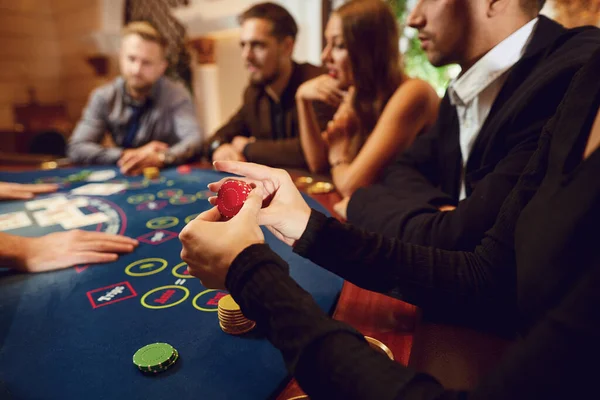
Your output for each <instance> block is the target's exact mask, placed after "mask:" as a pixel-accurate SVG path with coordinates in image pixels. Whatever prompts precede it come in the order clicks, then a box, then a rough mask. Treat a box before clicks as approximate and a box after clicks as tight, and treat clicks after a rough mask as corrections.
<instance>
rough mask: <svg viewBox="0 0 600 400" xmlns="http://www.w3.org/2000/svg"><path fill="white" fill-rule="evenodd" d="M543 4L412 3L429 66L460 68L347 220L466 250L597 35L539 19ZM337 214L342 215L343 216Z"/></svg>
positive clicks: (494, 0)
mask: <svg viewBox="0 0 600 400" xmlns="http://www.w3.org/2000/svg"><path fill="white" fill-rule="evenodd" d="M543 5H544V1H541V0H519V1H515V0H461V1H458V0H440V1H437V0H435V1H434V0H419V1H418V2H417V4H416V6H415V8H414V9H413V11H412V13H411V15H410V16H409V18H408V24H409V25H410V26H412V27H414V28H416V29H417V30H418V31H419V33H418V35H419V39H420V40H421V46H422V48H423V49H424V50H425V53H426V54H427V57H428V59H429V61H430V62H431V63H432V64H433V65H435V66H440V65H446V64H450V63H457V64H459V65H460V66H461V67H462V73H461V74H460V76H459V77H458V78H457V79H456V80H454V81H453V82H451V84H450V86H449V88H448V90H447V92H446V96H445V97H444V99H443V101H442V103H441V106H440V111H439V114H438V120H437V122H436V124H435V125H434V126H433V127H432V129H431V130H430V131H429V132H427V133H425V134H424V135H421V136H420V137H418V138H417V139H416V140H415V142H414V144H413V145H412V146H411V148H409V149H408V150H407V151H406V152H405V153H404V154H402V155H401V156H400V157H399V159H398V160H397V162H396V163H395V164H392V165H391V166H390V167H389V168H388V169H387V170H386V171H385V172H384V174H383V176H382V178H381V181H380V182H379V183H378V184H375V185H372V186H369V187H366V188H362V189H359V190H358V191H356V192H355V193H354V195H353V196H352V198H351V199H350V201H349V203H348V205H347V216H348V220H349V221H350V222H351V223H353V224H355V225H358V226H360V227H362V228H364V229H367V230H370V231H374V232H379V233H382V234H384V235H386V236H389V237H396V238H400V239H402V240H404V241H406V242H410V243H415V244H421V245H427V246H435V247H439V248H445V249H454V250H473V249H474V247H475V246H476V245H477V244H478V243H479V242H480V241H481V238H482V236H483V233H484V232H485V231H486V230H488V229H490V228H491V227H492V224H493V223H494V221H495V220H496V217H497V215H498V212H499V209H500V206H501V205H502V203H503V202H504V199H505V198H506V196H507V195H508V194H509V192H510V191H511V190H512V188H513V187H514V185H515V184H516V181H517V179H518V177H519V176H520V174H521V172H522V171H523V168H524V167H525V165H526V163H527V161H528V160H529V158H530V157H531V155H532V154H533V151H534V150H535V149H536V147H537V141H538V138H539V136H540V134H541V131H542V128H543V126H544V125H545V124H546V123H547V122H548V120H550V118H551V117H552V116H553V114H554V113H555V111H556V108H557V106H558V104H559V103H560V101H561V99H562V98H563V96H564V94H565V91H566V89H567V87H568V85H569V83H570V81H571V79H572V78H573V76H574V75H575V73H576V72H577V71H578V70H579V69H580V68H581V66H582V65H583V64H584V63H585V62H586V61H587V60H588V58H589V56H590V55H591V54H592V53H593V52H594V50H596V49H597V48H598V47H600V30H599V29H597V28H593V27H585V28H579V29H573V30H567V29H565V28H564V27H562V26H560V25H559V24H557V23H556V22H554V21H552V20H550V19H548V18H546V17H544V16H538V14H539V11H540V9H541V8H542V7H543ZM343 211H344V210H342V212H343Z"/></svg>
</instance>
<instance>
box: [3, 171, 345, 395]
mask: <svg viewBox="0 0 600 400" xmlns="http://www.w3.org/2000/svg"><path fill="white" fill-rule="evenodd" d="M99 170H102V171H103V173H105V171H110V172H109V173H108V175H109V176H110V175H111V172H112V171H114V175H115V176H114V178H111V179H108V180H105V181H102V182H94V183H92V182H87V181H85V180H82V176H85V175H86V173H87V174H89V173H90V172H98V171H99ZM82 172H83V175H82ZM224 176H226V175H224V174H222V173H219V172H214V171H209V170H199V169H193V170H192V172H191V173H189V174H180V173H178V172H177V171H176V170H175V169H170V170H164V171H162V172H161V175H160V177H159V178H158V179H154V180H146V179H144V178H143V177H133V178H127V177H124V176H122V175H120V174H119V173H118V171H117V170H116V169H111V168H106V167H102V168H85V169H81V168H79V169H60V170H51V171H32V172H21V173H6V172H4V173H1V174H0V180H2V181H13V182H28V183H30V182H55V183H58V184H60V186H61V189H60V190H59V192H58V193H55V194H51V195H44V196H39V197H37V198H36V199H35V200H33V201H28V202H23V201H10V202H3V203H0V217H2V216H3V215H7V214H12V213H18V215H19V216H20V218H21V222H20V223H18V224H16V225H13V226H12V228H11V226H10V225H9V226H8V229H6V228H7V226H4V228H0V229H5V230H4V232H6V233H11V234H17V235H21V236H40V235H42V234H46V233H51V232H55V231H61V230H65V229H66V228H68V227H69V226H72V225H69V224H67V223H66V221H65V220H64V217H63V218H60V217H59V218H58V219H54V220H52V219H49V218H48V215H47V211H48V210H51V209H52V208H53V207H55V208H56V207H59V208H60V205H61V204H65V203H68V204H69V207H75V208H77V210H79V212H81V214H82V215H84V217H81V218H83V221H84V223H86V222H85V221H87V220H86V219H85V218H87V217H90V216H100V217H101V218H100V219H95V218H93V217H92V218H91V219H89V221H88V222H91V224H89V225H85V226H82V227H80V228H79V229H85V230H94V231H105V232H110V233H118V234H123V235H127V236H130V237H133V238H136V239H138V240H139V242H140V244H139V246H138V248H137V249H136V250H135V251H134V252H133V253H131V254H127V255H123V256H121V257H120V258H119V260H118V261H116V262H113V263H110V264H98V265H80V266H76V267H75V268H70V269H66V270H61V271H55V272H49V273H43V274H17V273H14V272H10V271H8V270H7V269H3V270H2V271H1V272H0V309H1V312H0V321H1V323H0V346H1V347H0V381H1V382H2V383H1V387H0V398H5V397H6V396H8V393H10V395H12V396H13V397H14V398H18V399H84V398H85V399H108V398H157V399H165V398H177V399H188V398H189V399H192V398H194V399H196V398H198V399H200V398H203V399H266V398H271V397H274V396H276V395H277V394H278V393H279V392H280V391H281V389H282V387H283V385H284V384H285V383H286V382H287V372H286V370H285V367H284V363H283V360H282V357H281V355H280V354H279V352H278V351H277V350H276V349H275V348H273V347H272V346H271V344H270V343H269V342H268V341H267V340H266V339H265V338H264V337H263V335H262V334H261V332H260V331H259V330H258V329H255V330H254V331H252V332H250V333H248V334H245V335H240V336H233V335H229V334H226V333H225V332H223V331H222V330H221V329H220V327H219V323H218V319H217V312H216V311H217V303H218V300H219V298H220V297H222V296H223V295H224V294H225V292H223V291H219V290H208V289H206V288H204V287H203V286H202V285H201V284H200V282H199V280H197V279H195V278H193V277H191V276H189V275H188V274H187V265H186V264H185V262H182V260H181V259H180V251H181V243H180V242H179V240H178V237H177V236H178V234H179V232H180V231H181V229H182V228H183V227H184V226H185V225H186V223H188V222H189V221H190V220H191V219H193V218H194V217H195V216H196V215H197V214H198V213H200V212H202V211H205V210H207V209H208V208H209V207H210V204H209V203H208V201H207V200H206V199H207V198H208V196H209V194H210V192H209V191H208V190H207V184H208V183H210V182H214V181H217V180H219V179H221V178H222V177H224ZM96 183H100V184H109V185H115V186H114V187H113V189H115V188H116V189H117V190H118V191H117V192H116V193H114V194H106V193H104V194H101V193H98V192H95V191H93V190H92V191H91V192H86V191H85V188H84V190H83V191H81V190H78V188H79V189H81V188H82V187H83V186H85V185H88V186H89V185H93V184H96ZM86 193H87V194H86ZM89 193H93V194H89ZM306 200H307V202H308V203H309V204H310V206H311V207H314V208H317V209H319V210H321V211H324V212H326V210H325V209H324V208H323V207H322V206H321V205H320V204H319V203H317V202H316V201H315V200H313V199H311V198H309V197H307V198H306ZM102 215H103V216H102ZM27 220H28V221H29V222H27ZM98 221H100V222H98ZM0 226H2V225H0ZM264 233H265V238H266V241H267V242H268V244H269V245H270V246H271V248H273V249H274V250H275V251H276V252H277V253H278V254H279V255H280V256H281V257H283V259H285V260H286V261H287V262H288V263H289V265H290V270H291V275H292V276H293V277H294V279H295V280H296V281H297V282H298V283H299V284H300V285H301V286H302V287H303V288H305V289H306V290H307V291H308V292H310V293H311V294H312V296H313V297H314V298H315V300H316V302H317V303H318V304H319V306H320V307H321V308H322V309H323V310H324V311H326V312H328V313H331V312H332V311H333V309H334V306H335V304H336V301H337V298H338V296H339V293H340V289H341V287H342V280H341V279H340V278H339V277H337V276H335V275H333V274H331V273H329V272H327V271H325V270H324V269H322V268H319V267H317V266H315V265H314V264H312V263H311V262H309V261H307V260H305V259H303V258H301V257H299V256H298V255H296V254H294V253H293V252H292V251H291V248H290V247H289V246H287V245H285V244H283V243H282V242H280V241H279V240H277V239H276V238H275V237H274V236H273V235H272V234H271V233H270V232H268V231H267V230H266V229H264ZM155 342H166V343H169V344H170V345H172V346H173V347H175V348H176V349H177V350H178V352H179V354H180V359H179V360H178V361H177V363H176V364H175V365H174V366H173V367H172V368H170V369H169V370H168V371H166V372H163V373H160V374H154V375H148V374H142V373H141V372H140V371H139V370H138V369H137V368H136V367H135V366H134V365H133V363H132V356H133V354H134V353H135V352H136V350H138V349H139V348H141V347H143V346H144V345H146V344H150V343H155Z"/></svg>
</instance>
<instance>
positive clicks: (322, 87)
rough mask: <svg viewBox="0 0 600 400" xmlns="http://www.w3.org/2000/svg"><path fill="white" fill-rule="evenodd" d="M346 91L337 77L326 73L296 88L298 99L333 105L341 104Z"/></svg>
mask: <svg viewBox="0 0 600 400" xmlns="http://www.w3.org/2000/svg"><path fill="white" fill-rule="evenodd" d="M345 95H346V92H344V91H343V90H342V89H340V83H339V81H338V80H337V79H335V78H332V77H331V76H329V75H327V74H324V75H320V76H317V77H316V78H313V79H311V80H308V81H306V82H304V83H303V84H302V85H300V86H299V87H298V89H297V90H296V99H299V100H311V101H315V100H316V101H322V102H323V103H326V104H329V105H331V106H333V107H337V106H339V105H340V104H341V103H342V101H343V99H344V96H345Z"/></svg>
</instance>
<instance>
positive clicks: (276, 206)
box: [208, 161, 311, 246]
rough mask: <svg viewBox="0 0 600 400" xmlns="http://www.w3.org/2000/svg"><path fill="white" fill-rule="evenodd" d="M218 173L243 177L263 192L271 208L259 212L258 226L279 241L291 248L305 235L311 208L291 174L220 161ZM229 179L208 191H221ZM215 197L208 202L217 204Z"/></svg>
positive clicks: (260, 166) (217, 167) (216, 184)
mask: <svg viewBox="0 0 600 400" xmlns="http://www.w3.org/2000/svg"><path fill="white" fill-rule="evenodd" d="M214 166H215V169H217V170H218V171H223V172H229V173H233V174H236V175H241V176H244V177H245V178H244V179H242V180H244V181H246V182H249V183H253V184H255V185H256V186H257V187H260V188H261V189H262V194H263V200H267V201H270V202H269V204H268V206H266V207H265V208H263V209H261V210H260V211H259V212H258V223H259V224H260V225H265V226H266V227H267V229H269V230H270V231H271V232H272V233H273V234H274V235H275V236H276V237H277V238H278V239H279V240H281V241H282V242H284V243H286V244H288V245H290V246H292V245H293V244H294V242H295V241H296V240H298V239H300V236H302V234H303V233H304V230H305V229H306V225H307V224H308V220H309V218H310V213H311V210H310V207H309V206H308V204H306V202H305V201H304V199H303V198H302V195H301V194H300V192H299V191H298V189H297V188H296V186H295V185H294V182H293V181H292V178H291V177H290V175H289V174H288V173H287V172H286V171H284V170H282V169H275V168H270V167H266V166H264V165H259V164H254V163H243V162H232V161H217V162H215V163H214ZM228 179H230V178H224V179H221V180H220V181H219V182H216V183H211V184H209V185H208V188H209V189H210V190H211V191H213V192H215V193H216V192H218V191H219V188H220V187H221V184H223V182H225V181H226V180H228ZM215 200H216V198H215V197H211V198H210V199H209V201H210V202H211V203H212V204H213V205H214V204H215Z"/></svg>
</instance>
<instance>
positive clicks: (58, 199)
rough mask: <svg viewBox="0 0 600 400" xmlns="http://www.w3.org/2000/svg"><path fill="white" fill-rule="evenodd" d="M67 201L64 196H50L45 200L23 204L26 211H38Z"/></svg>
mask: <svg viewBox="0 0 600 400" xmlns="http://www.w3.org/2000/svg"><path fill="white" fill-rule="evenodd" d="M68 201H69V200H68V199H67V198H66V197H65V196H52V197H46V198H45V199H39V200H31V201H28V202H26V203H25V208H26V209H28V210H39V209H40V208H48V207H51V206H55V205H58V204H65V203H67V202H68Z"/></svg>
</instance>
